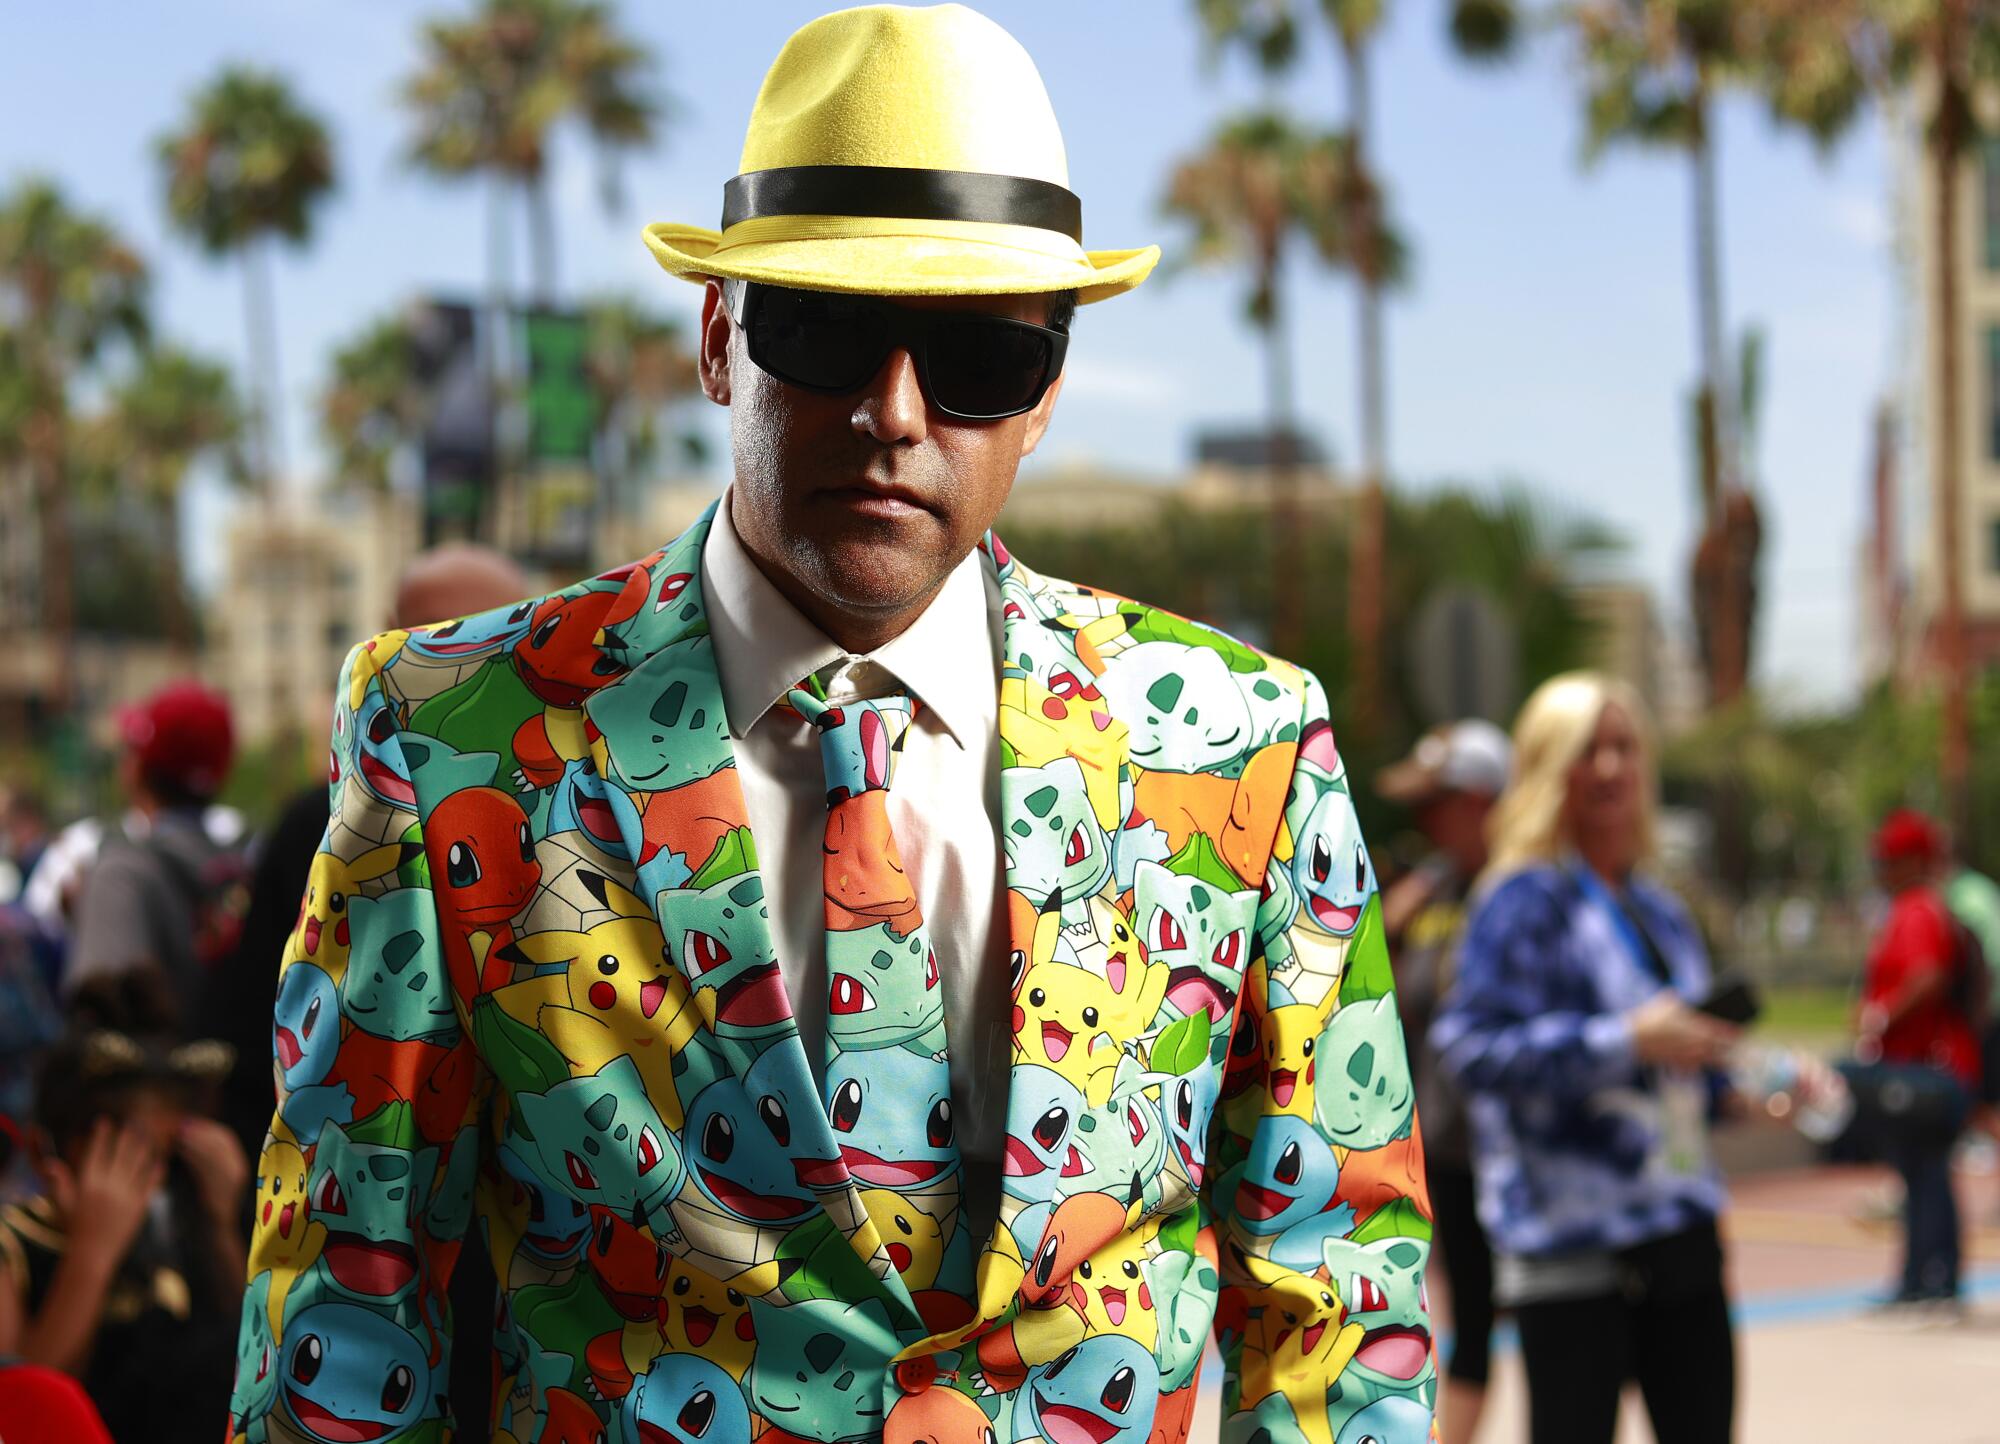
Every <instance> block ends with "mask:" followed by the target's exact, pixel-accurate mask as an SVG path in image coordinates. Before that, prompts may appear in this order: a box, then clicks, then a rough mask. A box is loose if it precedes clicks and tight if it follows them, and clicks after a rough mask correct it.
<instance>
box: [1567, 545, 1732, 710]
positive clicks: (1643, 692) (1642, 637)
mask: <svg viewBox="0 0 2000 1444" xmlns="http://www.w3.org/2000/svg"><path fill="white" fill-rule="evenodd" d="M1574 595H1575V598H1576V602H1577V606H1578V608H1579V610H1581V611H1582V612H1583V614H1584V616H1585V617H1586V618H1587V619H1588V620H1589V622H1590V624H1591V627H1592V628H1593V630H1594V631H1595V633H1596V637H1595V640H1594V641H1593V642H1592V645H1591V649H1590V655H1589V657H1588V658H1587V659H1586V665H1587V666H1590V667H1592V668H1595V669H1596V670H1597V671H1600V672H1608V673H1610V674H1611V675H1612V676H1614V677H1617V678H1619V679H1620V680H1622V681H1624V682H1625V683H1627V684H1628V685H1630V686H1631V687H1632V688H1633V690H1635V691H1636V692H1638V694H1639V696H1640V698H1641V699H1642V700H1643V701H1644V702H1645V704H1646V708H1647V710H1648V711H1650V712H1651V713H1652V714H1653V718H1654V720H1655V721H1656V722H1657V724H1658V725H1659V728H1660V731H1661V733H1662V734H1663V735H1664V736H1668V737H1673V736H1676V735H1678V734H1680V733H1682V732H1685V731H1686V730H1687V729H1688V728H1690V727H1692V726H1693V725H1694V724H1695V723H1696V722H1697V721H1699V720H1700V718H1701V714H1702V698H1703V695H1704V692H1703V688H1704V683H1703V681H1702V677H1701V670H1700V667H1699V666H1698V665H1697V663H1696V661H1695V658H1694V655H1693V653H1692V651H1691V650H1690V649H1689V647H1688V646H1687V644H1686V643H1685V642H1684V641H1683V640H1682V639H1680V638H1679V637H1678V636H1677V634H1676V633H1675V632H1674V630H1673V629H1672V628H1670V627H1668V626H1666V625H1665V624H1664V623H1663V622H1662V620H1661V618H1660V612H1659V608H1658V606H1657V605H1656V604H1655V603H1654V601H1653V594H1652V592H1651V590H1650V589H1648V588H1647V587H1645V586H1642V585H1640V584H1639V583H1637V582H1618V581H1597V582H1590V583H1586V584H1585V585H1583V586H1580V587H1578V588H1577V589H1576V591H1575V593H1574Z"/></svg>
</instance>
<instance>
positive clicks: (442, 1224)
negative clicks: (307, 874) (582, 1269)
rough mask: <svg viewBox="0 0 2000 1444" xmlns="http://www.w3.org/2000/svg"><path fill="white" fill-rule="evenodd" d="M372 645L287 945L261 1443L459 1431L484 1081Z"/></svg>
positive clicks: (240, 1433) (240, 1410) (251, 1316)
mask: <svg viewBox="0 0 2000 1444" xmlns="http://www.w3.org/2000/svg"><path fill="white" fill-rule="evenodd" d="M365 651H366V649H365V648H357V649H356V651H355V652H353V653H351V654H350V655H349V657H348V660H347V665H346V666H345V667H344V668H343V669H342V673H341V679H340V686H339V692H338V695H337V697H336V700H335V711H336V720H335V725H334V736H333V748H332V754H331V756H332V763H333V782H332V807H331V814H330V820H329V822H328V825H327V830H326V833H325V836H324V838H323V839H322V840H321V842H320V845H319V850H318V852H317V853H316V854H315V855H314V858H313V862H312V873H311V879H310V881H309V883H308V885H307V889H306V894H305V898H304V900H303V902H302V904H301V907H300V913H299V923H298V925H297V927H296V928H295V929H294V931H293V932H292V935H291V937H290V938H289V939H288V940H287V941H286V943H285V946H284V950H283V953H282V955H281V957H280V958H278V959H277V960H276V961H277V963H278V970H277V996H276V1003H275V1008H274V1017H273V1023H272V1046H273V1052H274V1072H275V1075H276V1087H277V1109H276V1112H275V1113H274V1115H273V1117H272V1120H271V1126H270V1132H269V1135H268V1137H267V1139H266V1142H265V1144H264V1148H263V1151H262V1153H261V1155H260V1157H259V1159H258V1164H257V1168H256V1170H255V1174H256V1177H255V1188H256V1196H255V1198H254V1200H253V1222H252V1234H251V1243H250V1262H249V1279H248V1288H247V1290H246V1293H245V1298H244V1303H243V1309H242V1317H241V1325H240V1331H239V1335H238V1341H237V1373H236V1382H235V1389H234V1393H233V1395H232V1399H231V1405H230V1433H229V1437H230V1438H231V1439H232V1440H237V1441H244V1440H247V1441H251V1444H256V1441H261V1440H262V1439H264V1438H265V1437H266V1436H267V1434H268V1435H269V1436H270V1437H274V1438H275V1437H285V1438H290V1437H294V1436H295V1435H296V1436H298V1437H312V1438H319V1437H356V1438H359V1437H362V1433H361V1432H356V1433H353V1434H352V1435H351V1436H350V1435H343V1434H340V1433H339V1431H340V1430H343V1429H353V1430H357V1431H366V1430H376V1429H379V1431H380V1432H379V1433H373V1434H369V1435H368V1437H382V1438H395V1439H403V1438H416V1437H422V1438H425V1439H439V1438H442V1437H444V1435H443V1426H442V1425H439V1424H431V1423H429V1422H428V1421H432V1420H438V1419H442V1418H444V1417H445V1410H446V1399H447V1395H448V1391H449V1385H448V1378H449V1371H450V1347H451V1321H450V1315H449V1308H448V1305H447V1303H446V1286H447V1284H448V1282H449V1279H450V1276H451V1272H452V1267H453V1265H454V1263H455V1261H456V1259H457V1255H458V1251H459V1247H460V1241H461V1240H462V1238H463V1237H464V1235H465V1233H466V1231H467V1227H468V1224H469V1221H470V1216H471V1212H472V1205H471V1197H472V1186H473V1181H474V1180H473V1176H472V1174H473V1170H474V1169H475V1168H476V1164H477V1158H478V1131H477V1127H476V1125H475V1123H474V1120H475V1118H476V1117H477V1115H478V1111H479V1109H480V1107H481V1105H482V1103H483V1098H484V1093H485V1089H486V1083H485V1079H484V1075H483V1073H482V1071H481V1070H480V1068H479V1066H478V1062H477V1059H476V1057H475V1056H474V1053H473V1050H472V1046H471V1043H470V1040H469V1037H468V1035H467V1034H466V1032H465V1031H464V1029H463V1027H462V1019H461V1016H460V1014H459V1012H458V1010H457V1007H456V1005H455V1002H454V999H453V995H452V992H451V989H450V986H449V982H448V972H447V968H446V966H445V962H446V959H445V950H444V939H443V937H442V935H441V930H440V926H439V919H438V914H437V910H436V907H435V904H434V900H433V898H432V895H431V892H430V890H429V888H428V886H427V885H426V883H427V880H428V875H427V873H426V872H424V871H423V870H422V868H421V867H420V866H419V863H418V860H419V859H420V858H421V847H420V846H419V845H418V841H417V839H418V837H419V834H418V829H417V811H416V804H415V795H414V791H413V789H411V787H410V785H409V768H408V766H407V764H406V763H405V761H404V758H403V755H402V746H401V739H400V735H399V733H398V731H397V728H396V724H395V711H394V709H393V707H392V706H391V705H390V702H389V698H388V697H387V696H386V695H385V693H384V689H383V685H382V678H381V676H380V674H379V672H376V671H375V670H374V668H373V667H372V665H371V666H369V667H368V670H367V671H366V672H365V673H363V674H362V675H361V677H360V678H357V676H356V672H355V669H356V667H357V665H366V664H360V663H357V658H361V657H363V655H364V653H365ZM350 689H351V690H350ZM357 704H358V705H357ZM391 798H398V799H402V800H401V801H391V800H389V799H391ZM392 863H393V864H396V865H393V866H392V865H391V864H392ZM343 1360H344V1361H346V1371H345V1372H343V1371H342V1370H340V1369H336V1368H335V1367H334V1365H335V1364H336V1363H338V1362H339V1361H343ZM356 1360H366V1368H367V1372H368V1374H369V1380H370V1385H369V1389H368V1390H367V1391H365V1392H366V1393H367V1396H368V1397H367V1398H366V1400H365V1401H363V1400H360V1399H359V1396H358V1395H357V1394H356V1392H355V1390H356V1385H355V1379H356V1378H357V1377H359V1376H358V1375H357V1374H355V1373H354V1372H353V1371H354V1370H355V1369H357V1368H359V1367H360V1366H359V1365H358V1364H357V1363H356V1362H355V1361H356ZM364 1406H365V1407H364ZM357 1410H359V1411H360V1412H358V1413H357V1412H356V1411H357ZM328 1430H332V1431H334V1432H333V1433H332V1434H328V1433H327V1431H328Z"/></svg>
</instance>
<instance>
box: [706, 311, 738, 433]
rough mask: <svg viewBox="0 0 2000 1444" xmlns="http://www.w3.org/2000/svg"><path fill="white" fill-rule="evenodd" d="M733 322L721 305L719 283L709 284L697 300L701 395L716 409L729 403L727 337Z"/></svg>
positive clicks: (731, 330)
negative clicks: (713, 404)
mask: <svg viewBox="0 0 2000 1444" xmlns="http://www.w3.org/2000/svg"><path fill="white" fill-rule="evenodd" d="M735 329H736V323H735V322H734V321H732V320H731V319H730V318H729V307H727V306H725V305H724V304H723V302H722V282H720V281H713V280H712V281H710V282H709V283H708V284H707V285H706V286H705V287H704V288H703V291H702V298H701V368H700V369H701V394H702V395H704V396H706V397H707V398H708V399H709V400H710V401H713V402H714V403H715V404H716V405H717V406H727V405H728V404H729V338H730V336H731V334H732V333H733V332H734V331H735Z"/></svg>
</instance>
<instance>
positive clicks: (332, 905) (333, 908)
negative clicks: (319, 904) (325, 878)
mask: <svg viewBox="0 0 2000 1444" xmlns="http://www.w3.org/2000/svg"><path fill="white" fill-rule="evenodd" d="M326 910H327V911H328V912H330V913H344V912H346V911H347V894H346V893H344V892H336V893H328V894H327V898H326Z"/></svg>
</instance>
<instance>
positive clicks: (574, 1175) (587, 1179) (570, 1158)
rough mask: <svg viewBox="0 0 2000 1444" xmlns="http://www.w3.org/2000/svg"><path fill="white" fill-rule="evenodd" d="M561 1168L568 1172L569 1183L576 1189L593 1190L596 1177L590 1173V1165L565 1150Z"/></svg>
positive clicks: (595, 1184) (595, 1185)
mask: <svg viewBox="0 0 2000 1444" xmlns="http://www.w3.org/2000/svg"><path fill="white" fill-rule="evenodd" d="M563 1167H564V1168H567V1169H568V1170H569V1181H570V1182H571V1183H573V1184H575V1185H576V1186H577V1187H578V1188H588V1189H593V1190H594V1189H595V1188H596V1187H597V1175H596V1174H594V1173H592V1172H591V1171H590V1165H589V1164H587V1163H585V1162H584V1161H583V1160H582V1159H581V1158H578V1157H577V1156H576V1155H575V1154H574V1153H571V1152H569V1151H567V1150H565V1151H564V1153H563Z"/></svg>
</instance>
